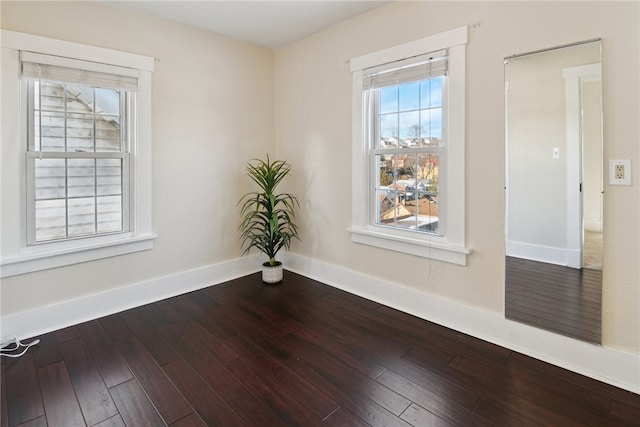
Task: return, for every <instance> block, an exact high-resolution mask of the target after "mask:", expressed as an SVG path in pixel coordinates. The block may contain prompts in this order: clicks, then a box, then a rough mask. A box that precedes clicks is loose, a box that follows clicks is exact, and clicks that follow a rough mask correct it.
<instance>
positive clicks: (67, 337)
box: [0, 272, 640, 427]
mask: <svg viewBox="0 0 640 427" xmlns="http://www.w3.org/2000/svg"><path fill="white" fill-rule="evenodd" d="M39 338H40V339H41V343H40V344H39V345H37V346H36V347H34V348H32V349H31V350H29V352H28V353H27V354H26V355H25V356H23V357H21V358H18V359H8V358H2V364H1V368H2V377H1V378H2V380H1V385H2V389H1V391H2V399H1V402H2V408H1V409H2V416H1V417H0V420H1V427H7V426H11V427H15V426H22V427H26V426H30V427H33V426H49V427H54V426H64V427H69V426H85V425H86V426H99V427H107V426H130V427H137V426H167V425H168V426H173V427H186V426H205V425H208V426H218V425H224V426H305V427H306V426H321V425H322V426H348V427H352V426H353V427H357V426H367V425H370V426H410V425H413V426H452V425H453V426H455V425H457V426H543V425H544V426H551V425H553V426H567V427H570V426H640V395H637V394H633V393H630V392H627V391H624V390H621V389H618V388H615V387H612V386H610V385H607V384H604V383H601V382H598V381H595V380H592V379H589V378H586V377H583V376H580V375H577V374H575V373H571V372H569V371H566V370H563V369H560V368H558V367H554V366H551V365H548V364H545V363H543V362H540V361H537V360H534V359H531V358H529V357H526V356H523V355H521V354H518V353H515V352H512V351H510V350H508V349H505V348H501V347H498V346H495V345H492V344H489V343H487V342H484V341H481V340H478V339H475V338H472V337H470V336H467V335H464V334H460V333H457V332H455V331H452V330H449V329H446V328H444V327H441V326H438V325H435V324H433V323H430V322H427V321H424V320H421V319H418V318H416V317H412V316H410V315H407V314H405V313H401V312H399V311H397V310H394V309H391V308H389V307H385V306H382V305H380V304H377V303H374V302H371V301H368V300H365V299H362V298H359V297H357V296H354V295H351V294H348V293H345V292H342V291H340V290H337V289H335V288H332V287H330V286H327V285H324V284H321V283H318V282H315V281H313V280H310V279H307V278H305V277H302V276H299V275H296V274H293V273H290V272H285V281H284V283H283V284H282V285H280V286H275V287H267V286H263V285H262V284H261V281H260V278H259V275H257V274H254V275H250V276H247V277H244V278H240V279H237V280H233V281H231V282H228V283H224V284H221V285H218V286H213V287H210V288H206V289H203V290H200V291H196V292H192V293H189V294H185V295H181V296H178V297H175V298H171V299H168V300H164V301H160V302H157V303H153V304H149V305H146V306H143V307H139V308H136V309H132V310H129V311H126V312H123V313H119V314H116V315H112V316H108V317H105V318H101V319H98V320H94V321H90V322H87V323H84V324H80V325H76V326H73V327H70V328H67V329H64V330H59V331H56V332H52V333H49V334H46V335H44V336H42V337H39ZM576 357H579V355H576Z"/></svg>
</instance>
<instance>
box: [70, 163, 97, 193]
mask: <svg viewBox="0 0 640 427" xmlns="http://www.w3.org/2000/svg"><path fill="white" fill-rule="evenodd" d="M95 174H96V168H95V160H94V159H68V160H67V183H68V194H67V195H68V197H84V196H93V195H95V188H96V187H95V186H96V178H95Z"/></svg>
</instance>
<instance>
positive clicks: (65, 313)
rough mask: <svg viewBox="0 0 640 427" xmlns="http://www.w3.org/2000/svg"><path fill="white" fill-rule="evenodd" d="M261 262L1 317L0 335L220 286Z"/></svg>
mask: <svg viewBox="0 0 640 427" xmlns="http://www.w3.org/2000/svg"><path fill="white" fill-rule="evenodd" d="M261 259H262V258H261V256H260V255H249V256H246V257H242V258H236V259H233V260H230V261H223V262H220V263H217V264H211V265H207V266H205V267H200V268H196V269H193V270H187V271H183V272H180V273H176V274H172V275H168V276H163V277H159V278H155V279H151V280H147V281H144V282H139V283H134V284H132V285H129V286H124V287H121V288H117V289H112V290H109V291H106V292H101V293H96V294H91V295H87V296H83V297H80V298H76V299H73V300H69V301H63V302H60V303H57V304H52V305H48V306H45V307H37V308H34V309H31V310H27V311H22V312H19V313H14V314H9V315H6V316H2V318H0V336H2V337H4V336H15V337H17V338H18V339H26V338H32V337H37V336H39V335H42V334H45V333H48V332H52V331H56V330H58V329H62V328H66V327H69V326H72V325H77V324H79V323H82V322H87V321H89V320H93V319H98V318H100V317H104V316H108V315H110V314H114V313H119V312H121V311H124V310H128V309H130V308H134V307H139V306H142V305H145V304H149V303H152V302H156V301H161V300H163V299H166V298H171V297H174V296H176V295H181V294H184V293H187V292H191V291H195V290H198V289H202V288H206V287H208V286H212V285H218V284H220V283H223V282H227V281H229V280H232V279H236V278H238V277H242V276H246V275H248V274H252V273H255V272H257V271H259V270H260V266H261V265H262V261H261Z"/></svg>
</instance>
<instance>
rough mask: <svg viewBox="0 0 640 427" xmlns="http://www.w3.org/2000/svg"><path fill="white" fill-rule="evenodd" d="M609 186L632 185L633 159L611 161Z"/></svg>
mask: <svg viewBox="0 0 640 427" xmlns="http://www.w3.org/2000/svg"><path fill="white" fill-rule="evenodd" d="M609 184H610V185H631V159H609Z"/></svg>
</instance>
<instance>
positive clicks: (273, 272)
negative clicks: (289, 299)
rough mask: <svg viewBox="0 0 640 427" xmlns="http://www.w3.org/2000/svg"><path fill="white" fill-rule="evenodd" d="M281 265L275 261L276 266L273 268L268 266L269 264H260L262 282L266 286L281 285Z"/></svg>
mask: <svg viewBox="0 0 640 427" xmlns="http://www.w3.org/2000/svg"><path fill="white" fill-rule="evenodd" d="M282 271H283V268H282V263H281V262H280V261H276V265H274V266H273V267H272V266H270V265H269V262H265V263H264V264H262V282H263V283H264V284H266V285H277V284H279V283H282V275H283V273H282Z"/></svg>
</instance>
